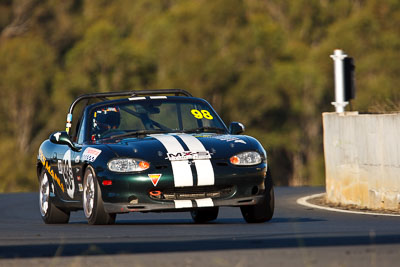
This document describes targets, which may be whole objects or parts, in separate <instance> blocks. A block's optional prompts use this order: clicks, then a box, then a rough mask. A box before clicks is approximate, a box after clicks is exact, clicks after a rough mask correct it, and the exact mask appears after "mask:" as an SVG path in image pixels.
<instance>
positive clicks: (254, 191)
mask: <svg viewBox="0 0 400 267" xmlns="http://www.w3.org/2000/svg"><path fill="white" fill-rule="evenodd" d="M213 167H214V173H215V182H214V184H213V185H209V186H196V185H194V186H190V187H175V186H174V177H173V173H172V171H171V170H170V169H168V168H166V169H163V170H162V171H160V170H149V171H147V172H144V173H137V174H115V173H111V172H103V173H98V175H97V177H98V179H99V182H100V187H101V192H102V199H103V202H104V208H105V210H106V212H108V213H124V212H132V211H143V212H146V211H179V210H182V211H183V210H187V209H194V208H199V207H219V206H243V205H255V204H257V203H258V202H259V201H260V200H261V199H262V196H263V194H264V191H265V184H266V180H265V179H266V171H267V164H266V163H262V164H259V165H257V166H253V167H232V166H226V165H225V166H219V165H214V166H213ZM157 171H158V173H162V176H161V178H160V180H159V181H158V183H157V184H156V185H154V184H153V183H152V182H151V179H150V178H149V175H151V174H154V173H157ZM103 180H112V185H110V186H104V185H102V181H103ZM156 193H157V194H159V195H158V196H154V195H156Z"/></svg>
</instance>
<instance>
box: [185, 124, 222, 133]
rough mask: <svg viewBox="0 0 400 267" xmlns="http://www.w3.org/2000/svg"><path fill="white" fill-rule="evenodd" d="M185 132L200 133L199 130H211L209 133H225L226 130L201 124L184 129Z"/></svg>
mask: <svg viewBox="0 0 400 267" xmlns="http://www.w3.org/2000/svg"><path fill="white" fill-rule="evenodd" d="M183 132H185V133H200V132H211V133H226V130H225V129H223V128H218V127H210V126H203V127H198V128H193V129H187V130H184V131H183Z"/></svg>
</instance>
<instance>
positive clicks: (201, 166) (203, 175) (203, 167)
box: [178, 134, 215, 186]
mask: <svg viewBox="0 0 400 267" xmlns="http://www.w3.org/2000/svg"><path fill="white" fill-rule="evenodd" d="M178 136H179V137H180V138H181V139H182V141H183V142H184V143H185V144H186V145H187V146H188V148H189V150H190V151H195V152H207V150H206V148H205V147H204V146H203V144H202V143H201V142H200V141H199V139H197V138H196V137H194V136H191V135H188V134H179V135H178ZM193 161H194V164H195V166H196V171H197V185H199V186H201V185H214V183H215V177H214V169H213V167H212V164H211V161H210V160H209V159H201V160H193Z"/></svg>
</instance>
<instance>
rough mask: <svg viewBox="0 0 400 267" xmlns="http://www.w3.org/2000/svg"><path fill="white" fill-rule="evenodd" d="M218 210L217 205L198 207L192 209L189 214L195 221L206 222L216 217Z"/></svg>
mask: <svg viewBox="0 0 400 267" xmlns="http://www.w3.org/2000/svg"><path fill="white" fill-rule="evenodd" d="M218 211H219V208H218V207H210V208H198V209H195V210H192V211H191V212H190V215H192V219H193V221H194V222H195V223H206V222H209V221H213V220H215V219H217V217H218Z"/></svg>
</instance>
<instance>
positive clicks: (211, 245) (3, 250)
mask: <svg viewBox="0 0 400 267" xmlns="http://www.w3.org/2000/svg"><path fill="white" fill-rule="evenodd" d="M384 244H400V235H383V236H376V237H370V236H368V235H366V236H343V237H340V236H336V237H332V236H330V237H305V238H299V237H295V236H294V237H287V238H271V236H270V237H269V238H268V237H266V238H263V237H262V236H260V237H259V238H255V239H248V238H245V239H232V238H228V239H226V238H224V239H207V240H190V241H187V240H186V241H170V242H168V241H163V242H129V241H128V242H103V243H71V244H37V245H21V246H0V258H3V259H4V258H38V257H54V256H56V257H58V256H82V255H116V254H139V253H168V252H196V251H218V250H242V249H243V250H244V249H274V248H297V247H328V246H358V245H384Z"/></svg>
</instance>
